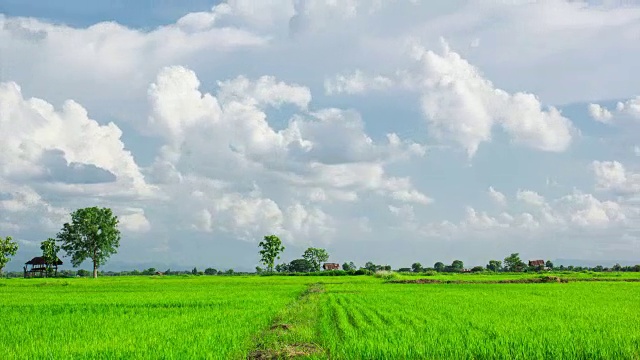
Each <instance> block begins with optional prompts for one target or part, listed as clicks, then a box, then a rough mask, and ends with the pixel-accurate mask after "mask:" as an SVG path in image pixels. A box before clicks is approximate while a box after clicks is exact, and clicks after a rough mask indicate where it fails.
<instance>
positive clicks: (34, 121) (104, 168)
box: [0, 82, 151, 194]
mask: <svg viewBox="0 0 640 360" xmlns="http://www.w3.org/2000/svg"><path fill="white" fill-rule="evenodd" d="M0 109H2V111H0V142H1V143H3V144H5V146H4V148H3V151H2V152H1V153H0V174H1V175H2V176H4V177H6V178H8V179H16V180H17V179H22V180H23V181H25V180H26V181H28V180H29V179H48V180H49V181H61V182H67V183H103V182H107V183H112V187H111V189H112V191H118V192H125V193H133V194H149V193H150V192H151V188H150V187H148V186H147V184H146V182H145V179H144V176H143V175H142V173H141V171H140V169H139V168H138V166H137V164H136V162H135V160H134V158H133V156H132V154H131V152H130V151H128V150H127V149H126V148H125V145H124V144H123V143H122V141H121V139H120V137H121V136H122V131H121V130H120V128H118V126H116V125H115V124H114V123H109V124H108V125H100V124H98V122H96V121H95V120H93V119H90V118H89V117H88V114H87V111H86V110H85V109H84V108H83V107H82V106H81V105H80V104H78V103H76V102H74V101H72V100H69V101H66V102H65V103H64V104H63V106H62V108H61V109H60V110H56V109H55V108H54V107H53V105H51V104H49V103H47V102H46V101H44V100H41V99H38V98H31V99H25V98H24V96H23V94H22V91H21V89H20V87H19V86H18V85H17V84H15V83H12V82H9V83H0Z"/></svg>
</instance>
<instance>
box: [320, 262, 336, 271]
mask: <svg viewBox="0 0 640 360" xmlns="http://www.w3.org/2000/svg"><path fill="white" fill-rule="evenodd" d="M322 268H323V269H324V270H340V264H336V263H324V264H322Z"/></svg>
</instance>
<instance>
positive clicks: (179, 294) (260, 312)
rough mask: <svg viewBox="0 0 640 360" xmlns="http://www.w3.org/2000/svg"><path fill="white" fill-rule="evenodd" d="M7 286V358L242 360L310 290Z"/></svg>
mask: <svg viewBox="0 0 640 360" xmlns="http://www.w3.org/2000/svg"><path fill="white" fill-rule="evenodd" d="M0 284H3V285H7V286H0V304H1V305H0V306H1V309H2V310H1V313H2V314H1V316H0V327H1V328H2V329H3V330H2V331H0V359H27V358H44V359H60V358H65V359H105V358H111V359H143V358H144V359H149V358H168V359H196V358H197V359H200V358H207V359H229V358H234V357H235V358H240V357H242V356H243V355H244V354H245V353H246V352H248V351H249V350H250V349H251V347H252V346H253V342H252V341H253V335H254V334H256V333H258V332H259V331H260V330H262V329H263V328H265V327H267V326H268V325H269V323H270V322H271V320H272V318H273V317H274V316H275V315H276V314H277V313H278V312H279V311H281V310H282V309H283V308H284V307H286V306H287V305H288V304H290V303H292V302H294V301H295V299H296V297H297V296H298V295H299V294H300V293H302V292H303V291H304V290H305V288H306V286H305V284H304V283H303V282H300V281H290V280H288V279H282V278H262V277H189V278H179V277H164V278H149V277H123V278H99V279H97V280H92V279H69V280H65V279H56V280H33V279H30V280H24V279H15V280H6V281H2V282H0Z"/></svg>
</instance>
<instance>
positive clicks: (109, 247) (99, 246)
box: [57, 207, 120, 278]
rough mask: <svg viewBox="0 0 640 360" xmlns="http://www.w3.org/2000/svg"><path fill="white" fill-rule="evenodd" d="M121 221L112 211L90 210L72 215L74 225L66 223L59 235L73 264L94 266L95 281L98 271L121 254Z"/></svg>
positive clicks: (63, 247) (104, 209) (105, 209)
mask: <svg viewBox="0 0 640 360" xmlns="http://www.w3.org/2000/svg"><path fill="white" fill-rule="evenodd" d="M118 223H119V221H118V217H117V216H115V215H113V213H112V211H111V209H109V208H98V207H88V208H84V209H78V210H76V211H74V212H73V213H71V223H65V224H64V225H63V227H62V230H61V231H60V232H59V233H58V235H57V238H58V241H60V242H61V243H62V249H63V250H64V251H65V252H66V253H67V255H68V256H71V264H73V266H74V267H78V266H80V264H82V262H84V261H85V260H86V259H91V261H92V262H93V277H94V278H96V277H98V268H99V267H100V266H101V265H104V264H105V262H106V261H107V259H108V258H109V257H110V256H111V255H113V254H115V253H117V249H118V247H119V246H120V230H118Z"/></svg>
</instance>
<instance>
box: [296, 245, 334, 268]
mask: <svg viewBox="0 0 640 360" xmlns="http://www.w3.org/2000/svg"><path fill="white" fill-rule="evenodd" d="M302 257H303V258H304V259H306V260H307V261H308V262H309V263H311V268H312V269H313V271H320V264H321V263H323V262H325V261H327V260H329V253H327V250H325V249H319V248H312V247H310V248H308V249H307V250H305V251H304V254H302Z"/></svg>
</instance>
